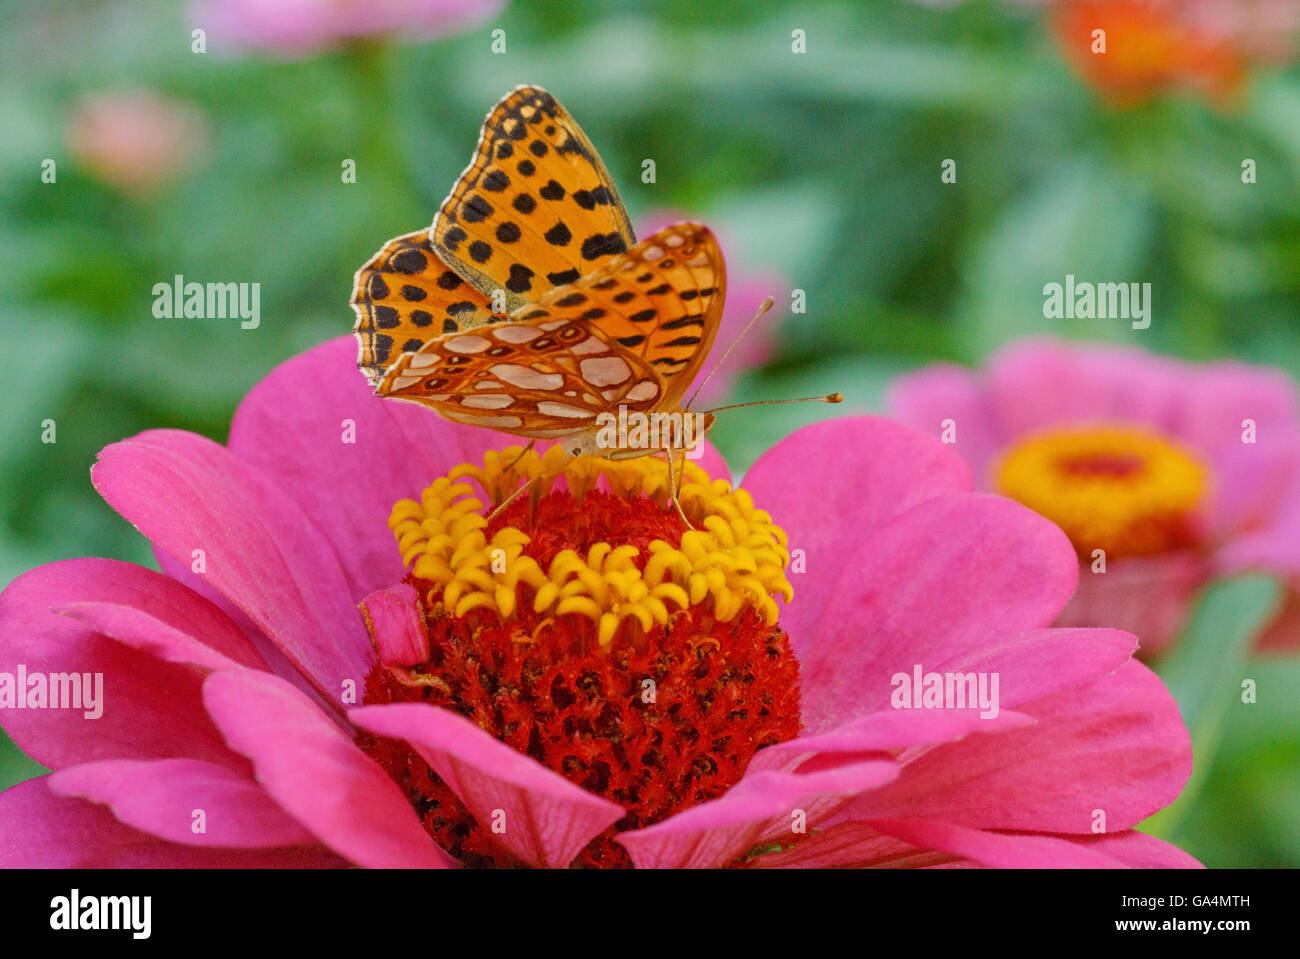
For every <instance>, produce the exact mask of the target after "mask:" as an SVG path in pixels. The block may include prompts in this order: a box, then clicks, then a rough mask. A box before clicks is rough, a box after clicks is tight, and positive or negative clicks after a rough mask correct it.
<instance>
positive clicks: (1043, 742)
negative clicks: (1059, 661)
mask: <svg viewBox="0 0 1300 959" xmlns="http://www.w3.org/2000/svg"><path fill="white" fill-rule="evenodd" d="M1019 710H1020V711H1021V712H1024V713H1028V714H1030V715H1032V716H1034V717H1036V718H1037V720H1038V722H1037V724H1036V725H1033V726H1028V727H1025V728H1022V729H1014V730H1009V731H1007V732H999V733H990V734H987V735H979V736H971V737H969V738H967V739H965V740H963V741H961V742H959V743H953V744H945V745H940V746H936V747H934V748H932V749H930V750H929V751H927V752H925V753H924V754H923V755H921V756H919V757H917V758H915V759H913V760H912V761H910V762H907V763H906V764H905V766H904V769H903V773H902V774H901V775H900V776H899V778H898V779H897V780H896V781H895V782H893V783H890V784H888V785H886V786H884V787H882V788H880V789H877V790H875V791H874V792H872V793H869V794H867V795H864V796H861V797H859V798H857V799H855V800H854V801H853V802H851V803H850V804H849V805H848V806H846V807H845V809H844V810H843V811H842V812H841V813H839V814H837V818H839V819H843V820H850V819H856V820H874V819H877V818H896V817H903V818H911V817H923V818H929V819H943V820H945V821H948V822H953V823H959V824H962V825H966V826H971V827H974V828H979V829H1014V830H1025V831H1030V832H1052V833H1080V834H1089V833H1091V830H1092V828H1093V823H1094V821H1095V817H1096V810H1101V811H1102V812H1104V813H1105V817H1106V818H1105V827H1106V829H1107V830H1108V831H1110V832H1115V831H1118V830H1122V829H1128V828H1131V827H1132V826H1133V825H1135V824H1136V823H1138V822H1140V821H1141V820H1143V819H1145V818H1146V817H1147V816H1149V815H1151V814H1152V813H1153V812H1155V811H1156V810H1158V809H1161V808H1163V807H1164V806H1166V805H1168V804H1169V803H1170V802H1172V801H1173V800H1174V798H1175V797H1177V795H1178V793H1179V792H1180V791H1181V789H1182V788H1183V785H1184V783H1186V782H1187V777H1188V776H1189V775H1190V773H1191V768H1192V753H1191V740H1190V737H1189V736H1188V733H1187V727H1186V726H1184V725H1183V721H1182V717H1181V716H1180V715H1179V712H1178V705H1177V703H1175V702H1174V700H1173V697H1171V696H1170V695H1169V691H1168V690H1167V689H1165V687H1164V684H1163V683H1161V682H1160V680H1159V678H1158V677H1156V675H1155V674H1154V673H1152V672H1151V671H1150V670H1149V669H1147V668H1146V667H1145V666H1143V665H1142V664H1141V663H1138V662H1136V661H1134V660H1130V661H1129V662H1127V663H1126V664H1125V665H1124V666H1122V667H1121V668H1120V669H1119V670H1117V671H1116V672H1115V674H1114V675H1111V676H1103V677H1101V678H1099V679H1097V680H1094V681H1092V682H1090V683H1087V684H1084V685H1081V686H1075V687H1073V688H1070V689H1067V690H1064V691H1063V692H1059V693H1055V694H1053V695H1051V696H1046V697H1044V698H1042V699H1040V700H1037V701H1035V702H1033V703H1027V704H1024V705H1022V706H1020V707H1019Z"/></svg>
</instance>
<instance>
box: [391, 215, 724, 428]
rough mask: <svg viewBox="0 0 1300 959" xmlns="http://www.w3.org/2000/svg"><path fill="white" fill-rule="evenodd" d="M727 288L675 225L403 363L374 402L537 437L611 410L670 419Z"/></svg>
mask: <svg viewBox="0 0 1300 959" xmlns="http://www.w3.org/2000/svg"><path fill="white" fill-rule="evenodd" d="M724 286H725V267H724V265H723V261H722V255H721V251H720V250H719V249H718V246H717V243H716V242H715V241H714V239H713V236H712V234H711V233H710V232H709V231H708V230H707V229H706V228H705V227H703V226H700V225H699V224H694V223H678V224H675V225H673V226H670V227H667V228H665V229H664V230H661V231H659V232H658V233H656V234H655V235H654V236H652V237H649V238H648V239H646V240H644V241H642V242H641V243H639V244H637V245H635V246H634V247H632V249H630V250H629V251H628V252H627V253H625V254H620V255H618V256H615V257H613V258H612V259H611V260H610V261H609V262H607V263H606V264H605V265H604V266H603V267H601V268H600V269H599V270H596V271H594V272H593V273H591V274H589V275H588V276H585V277H583V278H581V279H580V280H578V281H577V282H576V283H572V284H568V285H565V286H562V287H559V288H556V289H554V290H552V291H550V292H549V293H546V294H544V295H543V296H541V297H539V298H538V300H537V301H536V302H534V303H530V304H528V305H526V306H524V307H522V308H521V309H519V310H517V311H515V313H513V314H511V316H510V317H509V318H507V319H505V320H504V321H502V322H497V323H491V324H487V325H485V326H482V327H479V328H477V329H475V330H472V331H468V332H465V333H457V334H453V335H450V336H445V337H439V338H438V339H436V340H433V341H431V342H430V343H428V344H427V345H426V346H425V347H423V348H422V349H421V350H420V351H419V352H418V353H415V354H412V355H404V356H401V357H399V359H398V361H397V362H395V363H394V364H393V366H392V367H390V369H389V370H388V372H387V374H386V375H385V377H384V379H383V382H382V383H381V384H380V386H379V390H378V392H380V393H382V394H384V395H387V396H391V397H394V398H397V399H407V400H413V401H415V402H419V403H422V404H425V405H427V406H431V407H433V408H434V409H436V410H437V411H438V412H439V413H441V414H442V415H443V416H445V417H447V418H448V419H451V420H454V421H456V422H461V423H472V424H476V425H480V426H486V427H489V428H492V429H498V430H504V431H506V432H512V433H516V434H518V435H523V436H534V437H548V436H560V435H565V434H570V433H574V432H577V431H579V430H582V429H585V428H588V427H590V426H592V424H593V423H594V422H595V418H596V416H597V415H599V414H600V413H602V412H605V411H613V410H615V409H616V408H617V407H619V406H625V407H626V408H627V409H628V410H629V411H638V412H649V411H652V410H672V409H675V408H676V406H677V404H678V401H679V399H680V397H681V394H682V392H683V391H684V390H685V388H686V386H687V385H689V383H690V381H691V379H692V378H693V377H694V373H695V371H696V370H698V368H699V366H700V364H701V363H702V361H703V358H704V356H705V355H706V353H707V352H708V349H709V346H710V345H711V343H712V341H713V337H714V334H715V333H716V331H717V326H718V318H719V315H720V313H721V309H722V302H723V292H724Z"/></svg>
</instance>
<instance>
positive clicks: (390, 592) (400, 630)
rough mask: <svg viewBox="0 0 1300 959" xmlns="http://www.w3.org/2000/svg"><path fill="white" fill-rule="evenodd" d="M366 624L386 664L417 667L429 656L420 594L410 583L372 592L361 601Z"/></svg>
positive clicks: (380, 658)
mask: <svg viewBox="0 0 1300 959" xmlns="http://www.w3.org/2000/svg"><path fill="white" fill-rule="evenodd" d="M360 608H361V612H362V613H363V614H364V615H365V617H366V627H367V629H368V630H369V632H370V636H371V639H373V640H374V643H375V646H376V648H377V651H378V654H379V661H380V662H381V663H383V664H384V665H385V666H414V665H415V664H417V663H422V662H424V661H425V660H427V659H428V658H429V637H428V636H426V635H425V632H424V620H423V618H422V617H421V615H420V607H419V596H418V594H417V593H416V592H415V587H413V586H412V585H411V584H410V583H398V584H397V585H396V586H393V587H390V588H389V589H379V590H375V592H373V593H371V594H370V595H369V596H367V597H366V598H365V599H363V600H362V601H361V604H360Z"/></svg>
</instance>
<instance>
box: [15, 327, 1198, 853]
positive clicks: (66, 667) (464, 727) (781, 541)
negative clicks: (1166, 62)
mask: <svg viewBox="0 0 1300 959" xmlns="http://www.w3.org/2000/svg"><path fill="white" fill-rule="evenodd" d="M355 355H356V347H355V343H354V342H353V340H352V339H351V338H344V339H339V340H334V341H331V342H329V343H326V344H324V345H322V346H320V347H318V348H316V349H313V350H311V351H309V352H308V353H306V354H304V355H302V356H300V357H297V358H295V359H293V360H291V361H289V362H287V363H285V364H284V365H283V366H281V367H280V368H278V369H277V370H275V371H274V372H273V373H272V374H271V375H270V376H269V377H268V378H267V379H265V380H264V381H263V382H262V383H261V384H259V385H258V386H257V387H256V388H255V389H254V390H253V391H252V393H251V394H250V395H249V396H248V397H247V399H246V400H245V401H244V403H243V405H242V406H241V407H240V409H239V411H238V413H237V414H236V416H235V420H234V424H233V426H232V429H231V436H230V440H229V443H228V445H227V446H221V445H219V444H217V443H214V442H212V441H210V440H206V439H204V438H202V437H199V436H195V435H192V434H189V433H185V432H180V431H173V430H158V431H151V432H147V433H143V434H141V435H139V436H136V437H134V438H132V439H129V440H125V441H123V442H121V443H117V444H114V445H112V446H109V447H108V448H106V449H105V450H104V451H103V453H102V454H101V456H100V460H99V462H98V463H97V464H96V466H95V468H94V470H93V472H92V478H93V480H94V483H95V485H96V487H97V489H98V490H99V491H100V492H101V493H102V494H103V495H104V497H105V498H106V499H107V500H108V502H109V503H110V504H111V505H112V506H113V507H114V508H115V509H117V510H118V511H119V512H120V513H122V515H123V516H124V517H126V518H127V519H128V520H129V521H130V522H131V523H133V524H134V525H136V527H137V528H138V529H140V531H141V532H142V533H144V534H145V535H146V536H148V537H149V538H150V539H151V540H152V541H153V543H154V546H155V549H156V552H157V555H158V557H159V560H160V562H161V564H162V566H163V568H164V569H165V570H167V572H166V573H158V572H153V571H150V570H147V569H144V568H141V567H138V566H134V565H131V564H128V563H121V562H115V561H112V560H103V559H78V560H69V561H64V562H59V563H53V564H51V565H48V566H44V567H41V568H39V569H36V570H33V571H31V572H30V573H27V574H25V575H24V576H21V577H19V578H18V579H17V580H15V581H14V582H13V583H12V584H11V585H10V586H9V587H8V589H6V590H5V592H4V594H3V596H0V671H4V672H8V673H10V674H15V673H16V671H17V670H18V669H19V667H20V666H22V667H24V668H25V671H26V673H27V674H28V675H34V674H41V675H46V676H48V675H49V674H52V673H71V672H78V673H96V672H100V673H102V674H103V690H104V701H103V703H102V716H101V717H100V718H98V719H87V718H85V716H84V715H83V712H82V711H81V710H69V709H36V708H27V709H6V710H4V711H3V712H2V713H0V717H2V718H3V719H4V721H5V725H6V728H7V729H8V731H9V733H10V734H11V735H12V736H13V738H14V739H15V741H16V742H17V743H18V744H19V745H20V746H21V747H22V748H23V749H24V750H25V751H26V752H27V753H28V754H29V755H31V756H32V757H33V758H35V759H36V760H38V761H40V762H42V763H44V764H45V765H47V766H49V767H51V768H52V769H53V770H54V772H53V773H51V774H50V775H48V776H45V777H41V778H37V779H34V780H30V781H28V782H25V783H22V784H20V785H18V786H15V787H13V788H12V789H10V790H8V791H7V792H5V793H4V794H3V795H0V865H6V866H30V865H44V866H64V865H74V864H76V865H97V866H108V865H157V866H181V865H205V866H259V865H260V866H289V865H294V866H302V865H310V866H331V865H332V866H342V865H347V864H349V863H351V864H357V865H362V866H409V867H440V866H450V865H454V864H456V862H457V861H461V862H463V863H467V864H485V865H486V864H498V865H506V864H519V863H524V864H529V865H535V866H565V865H568V864H570V863H574V862H578V863H584V864H591V865H625V864H628V863H634V864H635V865H637V866H723V865H728V864H737V863H745V864H753V865H762V866H789V865H867V864H875V865H911V866H922V865H962V864H971V865H984V866H1039V865H1050V866H1116V865H1137V866H1157V865H1158V866H1188V865H1195V864H1196V863H1195V862H1194V860H1192V859H1191V858H1190V857H1188V856H1187V855H1185V854H1184V853H1182V852H1181V851H1179V850H1178V849H1176V848H1174V847H1172V846H1169V845H1166V844H1164V843H1162V842H1160V841H1158V840H1155V839H1153V838H1150V837H1147V836H1145V835H1143V834H1141V833H1139V832H1136V831H1134V829H1133V827H1134V826H1135V825H1136V824H1137V823H1138V822H1140V821H1141V820H1142V819H1143V818H1145V817H1146V816H1148V815H1150V814H1151V813H1153V812H1155V811H1156V810H1157V809H1159V808H1161V807H1162V806H1164V805H1166V804H1167V803H1169V802H1170V801H1171V800H1172V799H1173V798H1174V797H1175V796H1176V795H1177V794H1178V792H1179V790H1180V789H1181V788H1182V786H1183V783H1184V782H1185V780H1186V779H1187V777H1188V774H1189V771H1190V767H1191V753H1190V744H1189V739H1188V734H1187V730H1186V728H1185V727H1184V726H1183V723H1182V721H1181V719H1180V718H1179V715H1178V709H1177V706H1176V705H1175V703H1174V702H1173V700H1172V699H1171V697H1170V696H1169V693H1168V692H1167V690H1166V689H1165V688H1164V686H1163V685H1162V684H1161V682H1160V681H1159V680H1158V679H1157V678H1156V677H1155V676H1154V674H1152V673H1151V672H1150V671H1149V670H1148V669H1147V668H1146V667H1145V666H1144V665H1142V664H1141V663H1139V662H1137V661H1135V660H1133V659H1132V658H1131V654H1132V652H1133V649H1134V647H1135V641H1134V638H1133V637H1132V636H1130V635H1128V634H1126V633H1123V632H1120V631H1117V630H1113V629H1050V628H1047V626H1048V624H1049V623H1051V621H1052V620H1053V619H1054V618H1055V617H1056V615H1057V613H1058V612H1059V610H1060V609H1061V607H1062V606H1063V605H1064V604H1065V602H1066V600H1067V599H1068V597H1069V596H1070V594H1071V592H1072V591H1073V589H1074V585H1075V579H1076V577H1077V565H1076V563H1075V561H1074V553H1073V550H1072V549H1071V547H1070V544H1069V543H1068V542H1067V541H1066V539H1065V537H1064V536H1063V535H1062V533H1061V532H1060V530H1058V529H1057V528H1056V527H1055V526H1053V525H1052V524H1050V523H1048V522H1047V521H1045V520H1044V519H1042V518H1041V517H1039V516H1037V515H1035V514H1034V513H1033V512H1031V511H1030V510H1027V509H1025V508H1024V507H1022V506H1020V505H1018V504H1016V503H1012V502H1010V501H1008V500H1006V499H1002V498H998V497H992V496H986V495H982V494H977V493H972V492H970V491H969V490H970V474H969V470H968V468H967V466H966V465H965V463H964V462H963V461H962V460H961V458H960V457H959V456H957V455H956V454H954V453H953V452H952V451H951V450H948V449H946V448H944V447H943V445H942V444H941V443H939V442H938V441H937V440H936V439H934V438H932V437H927V436H925V435H923V434H921V433H918V432H916V431H913V430H910V429H908V428H905V427H902V426H899V425H897V424H894V423H891V422H889V421H886V420H881V419H875V418H867V417H863V418H856V419H844V420H838V421H831V422H826V423H822V424H819V425H816V426H813V427H809V428H807V429H805V430H802V431H800V432H798V433H796V434H794V435H793V436H791V437H789V438H788V439H786V440H785V441H784V442H782V443H780V444H778V445H777V446H776V447H775V448H774V449H772V450H770V451H769V452H768V453H767V454H766V455H765V456H764V457H763V458H762V459H761V460H760V461H759V462H758V464H757V465H756V466H755V467H754V468H753V470H752V471H751V472H750V473H749V474H748V476H747V477H746V482H745V490H746V491H747V492H742V491H733V490H732V489H731V487H730V485H729V484H728V483H727V482H726V480H725V479H724V477H725V476H726V468H725V466H724V464H723V463H722V462H721V460H720V459H719V458H718V457H717V455H716V453H713V452H712V451H710V452H709V453H708V455H707V456H706V457H705V458H704V459H703V460H702V461H701V462H702V463H703V464H704V465H705V467H706V468H707V470H708V472H709V473H711V474H712V475H713V477H715V478H714V479H712V480H710V479H709V476H708V475H706V474H705V472H703V471H701V470H700V469H699V468H698V467H696V466H695V465H694V464H688V465H687V467H686V469H687V475H686V484H685V486H684V487H683V489H682V492H681V502H682V504H683V508H684V509H685V510H686V511H687V513H688V514H689V515H691V516H692V518H693V525H695V526H696V527H697V528H696V529H694V530H686V528H685V527H684V525H683V524H682V521H681V519H680V518H679V517H678V515H677V514H676V512H675V511H673V510H670V509H668V508H666V505H665V502H664V492H665V466H664V465H663V463H662V461H661V460H657V459H654V458H649V457H646V458H642V459H639V460H629V461H623V462H621V463H606V462H597V461H593V460H590V459H587V460H575V461H572V462H571V463H569V464H568V468H567V469H566V471H565V479H564V482H563V483H562V484H559V485H557V486H555V487H554V488H552V489H551V490H550V492H547V493H545V495H542V494H543V492H545V491H544V490H538V491H537V493H538V495H537V496H536V497H535V498H533V500H532V501H531V502H530V500H529V498H527V497H522V498H520V499H519V500H518V501H517V502H516V503H515V504H513V505H512V506H510V507H508V508H507V509H506V510H504V511H503V512H502V513H501V515H500V516H498V517H496V518H495V519H494V520H493V521H492V522H491V523H485V522H484V520H483V517H482V513H483V511H484V506H483V502H488V501H490V500H493V499H496V498H498V497H500V496H502V495H504V493H505V491H506V490H508V489H509V488H510V487H511V486H512V485H513V484H514V483H517V482H518V479H519V476H520V475H521V474H523V475H526V474H528V473H529V472H531V471H536V470H537V469H538V468H539V466H538V461H537V458H536V456H535V455H534V454H529V456H526V457H522V458H520V457H518V455H517V452H516V450H517V448H516V449H513V450H508V451H506V452H505V453H497V452H495V451H494V450H493V447H494V446H495V445H496V444H497V443H499V442H501V438H500V437H498V436H496V435H494V434H492V433H489V432H487V431H485V430H478V429H474V428H469V427H460V426H455V425H452V424H450V423H447V422H445V421H443V420H440V419H437V418H435V417H433V416H430V415H428V413H427V412H425V411H422V410H418V409H417V408H415V407H413V406H408V405H403V404H396V403H391V402H388V401H384V400H381V399H377V398H375V397H373V396H372V395H370V393H369V391H368V389H367V388H366V386H365V384H364V382H363V380H362V378H361V377H360V376H358V375H357V373H356V371H355V367H354V363H355ZM485 451H486V452H485ZM547 456H548V457H550V459H555V457H554V456H552V454H549V453H548V454H547ZM514 460H517V462H514V463H513V465H512V462H511V461H514ZM467 461H468V463H469V464H478V463H481V464H482V465H481V466H480V465H461V464H465V463H466V462H467ZM549 461H550V460H548V462H549ZM438 477H442V478H441V479H439V478H438ZM466 480H468V481H472V482H473V483H478V484H481V486H482V487H483V488H482V489H481V490H480V491H479V492H480V495H481V496H482V499H483V502H476V501H474V498H473V497H469V496H468V495H467V494H469V493H470V492H471V490H472V486H471V485H469V483H466V484H465V485H464V487H463V488H462V487H461V486H459V485H458V484H460V483H462V481H466ZM422 487H427V488H426V489H425V492H424V494H423V496H422V497H421V500H420V502H415V501H413V500H407V499H403V497H407V496H410V495H412V494H413V493H415V492H416V491H418V490H419V489H421V488H422ZM641 493H646V494H648V495H640V494H641ZM395 502H396V506H394V503H395ZM755 503H757V504H759V505H761V506H764V507H767V508H770V509H771V511H772V516H775V517H776V521H779V523H780V524H781V527H784V530H785V531H788V534H789V540H788V546H787V540H786V532H784V531H783V530H782V528H781V527H778V526H776V525H775V522H776V521H774V520H773V519H772V516H769V515H768V513H766V512H764V511H763V510H762V509H759V508H758V507H757V506H756V505H755ZM390 528H391V529H392V530H393V531H394V532H395V533H396V535H397V538H398V542H397V543H394V533H393V532H390V531H389V529H390ZM399 547H400V549H399ZM787 558H789V559H790V560H791V562H790V563H789V565H788V567H787V563H786V560H787ZM787 573H788V575H789V579H787ZM790 580H794V581H795V582H796V583H797V589H798V591H799V594H800V596H799V598H798V599H797V600H796V601H795V602H793V603H792V604H791V605H789V606H788V607H786V608H784V609H782V610H781V611H780V612H779V614H778V610H777V605H776V603H775V600H774V598H773V596H774V594H781V593H786V594H788V592H789V587H790ZM358 604H360V605H361V610H362V611H361V612H358V609H357V606H358ZM778 615H779V623H778V622H777V616H778ZM368 632H369V635H368ZM376 651H378V655H377V652H376ZM921 667H923V668H924V670H925V671H927V672H944V673H954V674H956V673H967V672H969V673H971V674H972V675H975V674H979V675H981V676H987V677H994V676H996V677H998V682H999V685H998V689H999V694H998V696H997V703H996V707H997V708H996V709H994V710H985V713H986V714H988V715H985V716H982V715H981V710H980V709H979V708H970V707H969V706H967V708H961V707H960V706H957V705H955V704H952V703H949V704H948V706H947V707H944V706H942V705H939V706H937V707H936V708H906V709H897V708H894V705H896V696H897V693H898V688H899V687H898V686H897V685H896V678H897V674H900V673H907V674H909V675H910V674H912V671H913V670H914V668H921ZM990 682H991V681H990ZM0 688H2V687H0ZM989 688H992V687H991V686H990V687H989ZM919 692H920V691H919V690H918V699H919V698H920V697H919ZM972 695H973V694H972ZM927 696H928V693H927ZM29 705H30V703H29ZM919 705H921V706H925V705H926V704H925V703H920V704H919ZM928 705H930V706H935V705H936V704H935V703H933V702H931V703H929V704H928ZM994 712H995V713H996V715H992V714H991V713H994ZM972 733H980V735H971V734H972ZM200 820H201V821H202V823H203V829H199V828H197V825H196V824H197V823H199V822H200ZM805 824H806V831H802V830H805ZM1099 824H1100V826H1101V828H1099ZM1103 829H1104V831H1103Z"/></svg>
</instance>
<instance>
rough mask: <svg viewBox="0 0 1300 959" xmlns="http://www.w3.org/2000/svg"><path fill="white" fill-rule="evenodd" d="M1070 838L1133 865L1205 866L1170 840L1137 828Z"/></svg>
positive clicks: (1166, 867) (1150, 867) (1142, 866)
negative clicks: (1167, 840)
mask: <svg viewBox="0 0 1300 959" xmlns="http://www.w3.org/2000/svg"><path fill="white" fill-rule="evenodd" d="M1073 841H1074V842H1076V843H1079V844H1080V845H1082V846H1086V847H1088V848H1090V849H1092V850H1094V851H1096V852H1100V853H1101V854H1102V855H1105V856H1110V857H1111V858H1112V859H1116V860H1118V861H1119V862H1122V863H1123V864H1124V865H1126V866H1132V867H1133V868H1134V869H1204V868H1205V867H1204V866H1203V865H1201V863H1200V862H1199V861H1197V860H1196V859H1195V858H1194V857H1193V856H1189V855H1188V854H1187V853H1185V852H1183V851H1182V850H1181V849H1179V848H1178V847H1177V846H1175V845H1174V844H1173V843H1168V842H1165V841H1164V840H1163V839H1157V838H1156V837H1155V836H1148V835H1147V834H1146V833H1141V832H1138V831H1137V830H1136V829H1128V830H1125V831H1124V832H1115V833H1106V834H1105V835H1101V836H1079V837H1077V838H1075V839H1074V840H1073Z"/></svg>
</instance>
